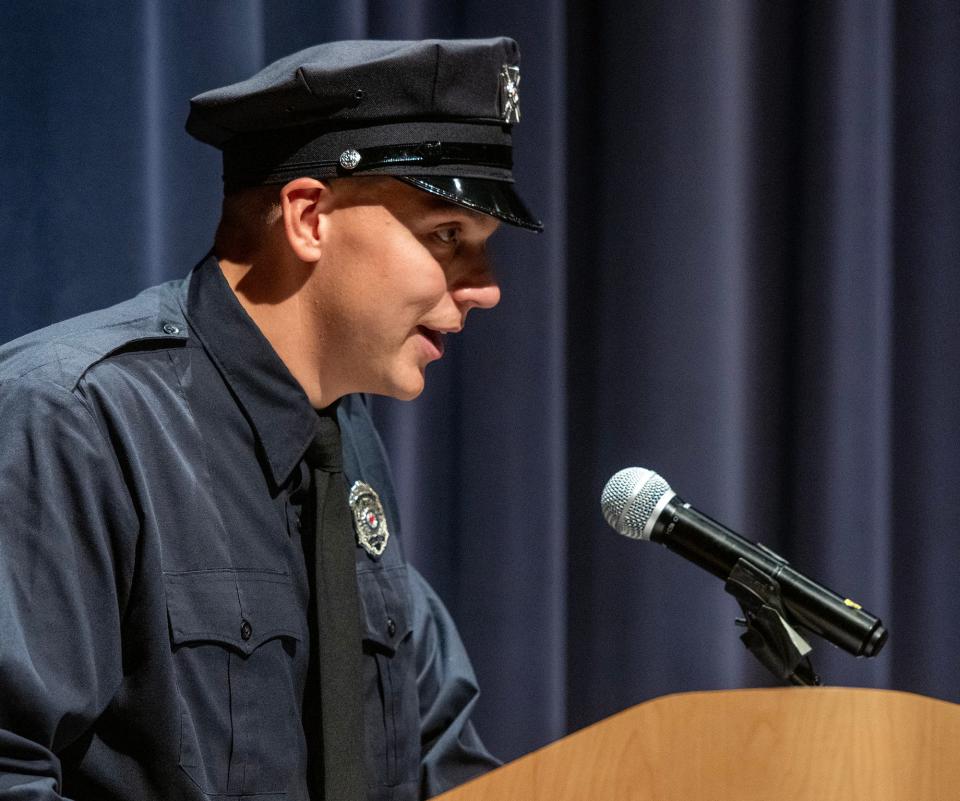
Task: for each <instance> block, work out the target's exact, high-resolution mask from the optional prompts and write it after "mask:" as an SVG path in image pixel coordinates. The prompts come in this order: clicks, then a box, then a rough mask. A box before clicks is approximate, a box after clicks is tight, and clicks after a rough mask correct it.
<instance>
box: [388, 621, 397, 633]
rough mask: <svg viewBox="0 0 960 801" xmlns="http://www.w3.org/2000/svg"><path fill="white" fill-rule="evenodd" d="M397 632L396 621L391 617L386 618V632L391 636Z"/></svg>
mask: <svg viewBox="0 0 960 801" xmlns="http://www.w3.org/2000/svg"><path fill="white" fill-rule="evenodd" d="M396 633H397V622H396V621H395V620H394V619H393V618H392V617H388V618H387V634H389V635H390V636H391V637H392V636H393V635H394V634H396Z"/></svg>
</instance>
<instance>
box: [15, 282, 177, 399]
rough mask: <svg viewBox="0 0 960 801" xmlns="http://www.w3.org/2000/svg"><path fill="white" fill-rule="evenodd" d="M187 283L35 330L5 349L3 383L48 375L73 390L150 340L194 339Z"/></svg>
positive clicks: (171, 284)
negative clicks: (114, 357) (184, 304)
mask: <svg viewBox="0 0 960 801" xmlns="http://www.w3.org/2000/svg"><path fill="white" fill-rule="evenodd" d="M185 284H186V281H185V280H181V281H171V282H169V283H166V284H160V285H159V286H155V287H151V288H150V289H146V290H144V291H143V292H141V293H140V294H139V295H137V296H136V297H133V298H130V299H129V300H125V301H123V302H122V303H118V304H117V305H115V306H110V307H109V308H106V309H99V310H98V311H94V312H90V313H88V314H82V315H80V316H79V317H73V318H71V319H69V320H64V321H63V322H59V323H54V324H53V325H50V326H47V327H46V328H41V329H39V330H38V331H33V332H31V333H29V334H26V335H24V336H22V337H20V338H19V339H15V340H13V341H12V342H8V343H7V344H5V345H3V346H0V381H10V380H14V379H18V378H22V377H24V376H26V375H28V374H30V375H33V376H34V377H40V376H42V377H43V378H45V379H46V380H49V381H53V382H54V383H56V384H59V385H61V386H63V387H64V388H65V389H68V390H73V389H74V388H75V387H76V385H77V383H78V382H79V381H80V379H81V378H82V377H83V375H84V374H85V373H86V372H87V370H89V369H90V368H91V367H92V366H93V365H94V364H96V363H97V362H99V361H101V360H102V359H104V358H105V357H107V356H109V355H110V354H111V353H115V352H116V351H118V350H122V349H124V348H127V347H129V346H131V345H134V344H136V343H140V342H147V341H162V340H170V341H171V342H175V341H178V340H185V339H187V337H188V329H187V322H186V319H185V318H184V315H183V311H182V309H181V305H180V302H179V298H180V297H181V295H182V293H183V292H184V291H185Z"/></svg>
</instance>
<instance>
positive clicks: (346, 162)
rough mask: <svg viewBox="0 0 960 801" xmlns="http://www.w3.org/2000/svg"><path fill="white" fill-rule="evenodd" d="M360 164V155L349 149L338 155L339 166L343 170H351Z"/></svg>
mask: <svg viewBox="0 0 960 801" xmlns="http://www.w3.org/2000/svg"><path fill="white" fill-rule="evenodd" d="M359 163H360V154H359V153H357V151H356V150H354V149H353V148H350V149H349V150H344V151H343V153H341V154H340V166H341V167H343V169H345V170H352V169H354V168H355V167H356V166H357V165H358V164H359Z"/></svg>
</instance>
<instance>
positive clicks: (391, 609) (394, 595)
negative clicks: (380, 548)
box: [357, 566, 412, 654]
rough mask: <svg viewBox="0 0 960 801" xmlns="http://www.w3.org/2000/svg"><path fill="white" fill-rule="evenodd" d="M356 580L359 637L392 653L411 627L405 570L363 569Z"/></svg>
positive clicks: (398, 568)
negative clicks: (359, 617)
mask: <svg viewBox="0 0 960 801" xmlns="http://www.w3.org/2000/svg"><path fill="white" fill-rule="evenodd" d="M357 580H358V582H359V591H360V607H361V614H362V616H363V622H362V627H363V630H364V631H363V637H364V639H365V640H368V641H369V642H372V643H375V644H376V645H378V646H380V647H381V648H383V649H384V650H386V651H388V652H389V653H391V654H392V653H393V652H394V651H396V649H397V646H398V645H399V644H400V643H401V642H402V641H403V640H404V638H405V637H406V636H407V635H408V634H409V633H410V630H411V626H412V623H411V618H412V615H411V611H410V591H409V588H408V583H407V569H406V567H405V566H404V567H397V568H387V569H383V570H367V571H363V572H361V573H358V574H357Z"/></svg>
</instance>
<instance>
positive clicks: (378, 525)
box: [349, 481, 390, 557]
mask: <svg viewBox="0 0 960 801" xmlns="http://www.w3.org/2000/svg"><path fill="white" fill-rule="evenodd" d="M349 501H350V510H351V511H352V512H353V527H354V529H356V532H357V544H358V545H359V546H360V547H361V548H363V549H364V550H365V551H366V552H367V553H368V554H370V555H371V556H377V557H378V556H380V555H381V554H383V552H384V550H385V549H386V547H387V540H388V539H389V538H390V529H389V528H388V526H387V516H386V515H385V514H384V512H383V504H382V503H380V496H379V495H377V491H376V490H375V489H374V488H373V487H371V486H370V485H369V484H365V483H364V482H362V481H356V482H354V485H353V486H352V487H351V488H350V498H349Z"/></svg>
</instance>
